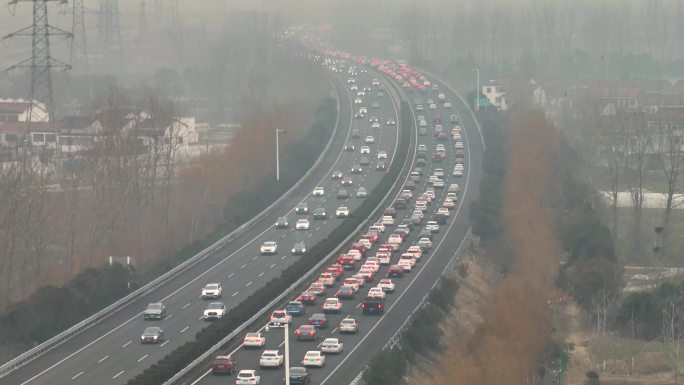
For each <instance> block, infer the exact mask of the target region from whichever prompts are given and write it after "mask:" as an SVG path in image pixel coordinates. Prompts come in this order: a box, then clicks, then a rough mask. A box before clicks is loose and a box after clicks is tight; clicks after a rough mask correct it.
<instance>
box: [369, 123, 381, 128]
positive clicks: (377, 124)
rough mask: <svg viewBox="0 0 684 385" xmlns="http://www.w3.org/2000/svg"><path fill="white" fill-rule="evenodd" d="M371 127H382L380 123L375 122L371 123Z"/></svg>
mask: <svg viewBox="0 0 684 385" xmlns="http://www.w3.org/2000/svg"><path fill="white" fill-rule="evenodd" d="M371 128H380V123H378V122H375V123H373V124H371Z"/></svg>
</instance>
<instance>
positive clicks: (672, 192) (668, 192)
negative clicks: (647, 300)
mask: <svg viewBox="0 0 684 385" xmlns="http://www.w3.org/2000/svg"><path fill="white" fill-rule="evenodd" d="M649 129H653V131H654V132H653V133H652V137H653V139H652V140H651V143H650V144H651V148H652V152H653V153H654V154H655V155H657V161H658V166H659V167H660V170H661V171H662V173H663V176H664V177H665V182H666V186H665V191H664V192H663V195H664V197H665V211H664V212H663V219H662V225H661V227H662V231H661V237H662V240H663V242H662V246H661V248H662V253H664V254H665V255H669V253H670V252H671V241H672V240H671V237H672V236H671V227H672V224H671V223H670V222H671V218H672V210H673V209H674V208H675V207H676V206H677V203H676V202H675V198H676V197H677V195H678V194H679V193H680V187H681V186H680V178H679V177H680V176H681V175H682V173H684V151H682V140H683V139H684V129H683V128H682V127H681V126H679V125H670V124H657V123H656V126H655V127H649Z"/></svg>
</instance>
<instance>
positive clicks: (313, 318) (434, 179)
mask: <svg viewBox="0 0 684 385" xmlns="http://www.w3.org/2000/svg"><path fill="white" fill-rule="evenodd" d="M425 146H426V145H425ZM442 147H443V146H440V147H437V146H435V149H434V150H435V151H436V152H437V151H442V150H443V151H444V157H446V152H447V150H446V148H443V149H442ZM426 150H427V149H426ZM455 156H456V157H455V158H454V159H456V160H457V164H461V165H462V164H463V162H462V161H458V159H462V158H459V154H458V153H457V152H456V154H455ZM418 159H420V158H418ZM423 167H425V166H423ZM414 172H415V173H416V174H414ZM411 175H412V176H413V179H410V180H409V181H408V182H407V184H408V183H409V182H413V183H412V186H411V184H408V185H407V186H405V187H407V188H406V189H404V190H402V192H401V193H400V195H399V197H398V198H397V199H396V200H395V202H394V204H393V205H392V206H391V207H389V208H387V209H386V210H385V211H384V212H383V216H382V217H381V218H380V219H379V221H378V222H377V223H375V224H373V225H372V226H370V227H369V229H368V231H367V232H366V233H364V234H363V235H361V236H360V238H359V239H358V240H357V241H356V242H354V243H353V244H352V245H351V246H350V249H349V250H348V251H346V252H344V253H342V254H340V255H339V256H338V258H337V260H336V261H335V263H333V264H331V265H330V266H328V267H327V268H325V270H324V271H322V272H321V274H320V275H319V277H318V278H317V280H316V281H315V282H313V283H312V284H311V285H310V286H309V288H308V289H307V290H305V291H304V292H302V293H301V294H300V295H299V296H298V297H297V298H296V299H295V300H294V301H290V302H289V303H288V304H287V306H286V307H285V309H282V310H276V311H274V312H273V313H272V315H271V318H270V321H269V325H270V327H278V326H282V325H284V324H288V325H291V324H292V323H293V320H294V318H293V317H303V316H305V315H306V310H307V308H308V307H313V308H314V309H315V308H316V307H318V306H320V310H318V311H316V310H314V313H313V314H311V315H310V316H309V317H308V318H302V319H303V322H302V323H301V324H299V325H298V326H297V327H296V328H295V329H294V331H293V332H292V336H293V337H294V338H295V339H296V340H297V341H302V342H306V341H318V340H319V339H321V338H323V337H322V332H323V330H326V329H328V328H329V327H330V326H331V325H330V318H329V317H328V316H329V315H330V314H340V313H345V312H347V311H349V310H347V311H345V310H344V309H345V305H344V303H345V301H347V300H351V299H354V298H356V297H358V296H362V297H363V300H362V301H361V303H360V309H361V314H362V315H374V314H382V313H383V312H384V311H385V298H386V296H387V295H390V294H391V293H393V292H394V291H395V288H396V283H395V282H394V279H398V278H401V277H403V276H404V275H405V274H407V273H410V272H411V271H412V270H413V268H414V267H415V265H416V264H417V263H418V262H419V261H420V260H421V258H422V256H423V255H424V254H426V253H429V252H430V250H431V249H432V239H433V236H434V235H435V234H436V233H438V232H439V231H440V224H444V223H446V220H447V219H448V218H449V211H450V210H452V209H453V208H455V207H456V206H457V201H458V194H459V192H460V188H459V185H458V184H456V183H451V184H449V185H448V188H447V187H446V186H447V183H446V181H447V180H448V178H449V175H448V173H445V172H444V170H443V169H441V168H439V167H437V168H434V169H433V170H432V173H431V174H430V175H428V174H427V173H425V174H424V173H423V169H422V168H421V167H415V168H414V169H413V171H412V173H411ZM452 175H453V174H452ZM426 177H427V178H426ZM423 183H424V184H423ZM421 186H425V187H424V190H423V191H421V192H420V193H418V192H416V190H418V189H419V187H421ZM414 193H415V194H414ZM442 196H443V199H442ZM437 201H439V203H438V204H434V202H437ZM400 202H403V205H402V204H398V203H400ZM437 206H440V207H439V208H437ZM409 208H412V209H413V210H412V211H411V210H409ZM431 208H432V209H431ZM435 208H436V210H435ZM403 210H405V215H401V214H402V211H403ZM430 212H434V215H433V218H428V217H429V215H430V214H429V213H430ZM424 220H425V221H424ZM418 226H423V228H422V229H418V228H417V227H418ZM390 229H393V230H394V231H389V230H390ZM415 233H418V236H417V237H411V238H414V239H413V241H412V242H411V241H409V239H411V238H409V235H415ZM383 239H384V242H383ZM385 268H386V271H385V272H384V273H383V272H382V271H381V270H383V269H385ZM373 285H375V286H373ZM335 289H336V290H335ZM366 289H367V290H366ZM331 291H334V295H332V296H330V295H329V292H331ZM351 311H353V310H351ZM336 330H338V331H339V333H340V334H343V333H358V331H359V323H358V321H357V320H356V319H355V318H354V317H351V316H345V317H344V318H342V320H341V321H340V322H339V324H337V325H336ZM256 335H257V336H256V337H258V338H255V341H258V342H254V343H251V342H248V338H247V337H246V338H245V341H244V342H243V346H244V347H245V348H246V347H248V346H249V347H263V346H264V345H263V344H265V337H263V336H262V335H261V334H260V333H256ZM248 337H249V338H250V339H251V338H252V337H250V335H249V334H248ZM318 347H319V349H318V350H307V351H306V353H305V354H304V356H303V357H302V359H301V361H300V363H301V365H302V366H296V367H293V368H291V374H290V376H291V380H293V382H292V383H309V382H310V380H311V376H310V372H309V371H308V369H307V368H308V367H323V366H324V365H325V361H326V355H327V354H339V353H342V352H343V351H344V341H343V340H342V338H335V337H327V338H324V339H323V342H322V343H320V344H319V345H318ZM265 352H266V350H265V351H264V353H265ZM260 367H268V366H264V365H261V360H260ZM246 371H250V373H253V375H254V376H259V374H258V372H257V371H256V369H246ZM241 373H242V371H241ZM253 378H254V381H255V382H250V383H259V382H260V378H261V377H260V376H259V377H258V378H256V377H253Z"/></svg>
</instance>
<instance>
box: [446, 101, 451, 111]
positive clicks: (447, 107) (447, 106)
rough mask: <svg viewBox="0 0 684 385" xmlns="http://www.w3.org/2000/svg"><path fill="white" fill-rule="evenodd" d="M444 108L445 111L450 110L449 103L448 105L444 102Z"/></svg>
mask: <svg viewBox="0 0 684 385" xmlns="http://www.w3.org/2000/svg"><path fill="white" fill-rule="evenodd" d="M444 108H445V109H447V110H448V109H450V108H451V103H449V102H444Z"/></svg>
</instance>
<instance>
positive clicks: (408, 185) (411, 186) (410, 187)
mask: <svg viewBox="0 0 684 385" xmlns="http://www.w3.org/2000/svg"><path fill="white" fill-rule="evenodd" d="M404 188H405V189H406V190H410V191H413V190H415V189H416V182H414V181H411V180H410V181H408V182H406V184H405V185H404Z"/></svg>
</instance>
